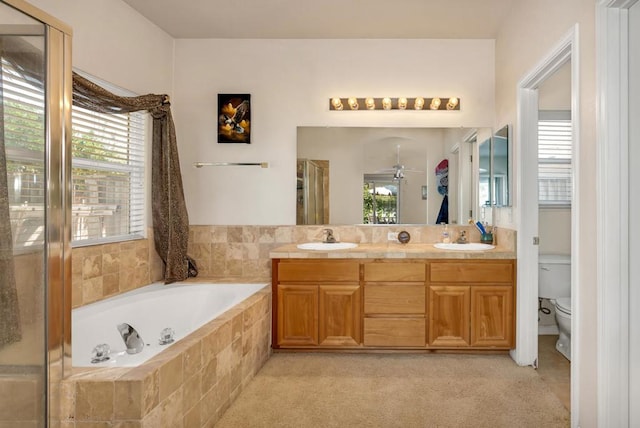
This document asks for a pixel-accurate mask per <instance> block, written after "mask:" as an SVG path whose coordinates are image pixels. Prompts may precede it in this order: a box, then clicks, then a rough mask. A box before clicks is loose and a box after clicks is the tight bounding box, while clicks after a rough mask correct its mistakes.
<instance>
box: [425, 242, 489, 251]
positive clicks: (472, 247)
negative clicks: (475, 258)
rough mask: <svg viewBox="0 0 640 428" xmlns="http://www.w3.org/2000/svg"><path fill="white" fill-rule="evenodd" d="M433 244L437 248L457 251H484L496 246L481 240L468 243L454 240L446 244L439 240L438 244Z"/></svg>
mask: <svg viewBox="0 0 640 428" xmlns="http://www.w3.org/2000/svg"><path fill="white" fill-rule="evenodd" d="M433 246H434V247H436V248H440V249H441V250H455V251H483V250H492V249H494V248H496V247H495V246H493V245H490V244H481V243H479V242H469V243H468V244H456V243H453V242H452V243H450V244H444V243H441V242H439V243H437V244H433Z"/></svg>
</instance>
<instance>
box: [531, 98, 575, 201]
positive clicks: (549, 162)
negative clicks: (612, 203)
mask: <svg viewBox="0 0 640 428" xmlns="http://www.w3.org/2000/svg"><path fill="white" fill-rule="evenodd" d="M571 146H572V133H571V112H570V111H541V112H540V116H539V119H538V199H539V201H538V202H539V204H540V205H541V206H547V207H566V206H570V205H571V191H572V181H571V157H572V153H571Z"/></svg>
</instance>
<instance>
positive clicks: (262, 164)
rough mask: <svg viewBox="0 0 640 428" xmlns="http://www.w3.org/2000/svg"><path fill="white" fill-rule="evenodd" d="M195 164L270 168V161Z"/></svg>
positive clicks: (199, 166)
mask: <svg viewBox="0 0 640 428" xmlns="http://www.w3.org/2000/svg"><path fill="white" fill-rule="evenodd" d="M193 166H194V167H196V168H202V167H203V166H259V167H260V168H269V162H194V163H193Z"/></svg>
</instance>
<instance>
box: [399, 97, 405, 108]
mask: <svg viewBox="0 0 640 428" xmlns="http://www.w3.org/2000/svg"><path fill="white" fill-rule="evenodd" d="M398 108H399V109H400V110H404V109H406V108H407V99H406V98H404V97H402V98H398Z"/></svg>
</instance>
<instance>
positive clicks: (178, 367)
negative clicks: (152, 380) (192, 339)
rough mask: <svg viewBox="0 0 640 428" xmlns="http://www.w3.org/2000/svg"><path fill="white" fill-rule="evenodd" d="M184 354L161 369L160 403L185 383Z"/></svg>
mask: <svg viewBox="0 0 640 428" xmlns="http://www.w3.org/2000/svg"><path fill="white" fill-rule="evenodd" d="M182 370H183V362H182V354H180V355H178V356H176V357H174V358H172V359H171V360H169V361H167V362H166V363H165V364H163V365H162V367H160V378H159V379H160V402H162V401H164V400H165V399H166V398H167V397H168V396H169V395H170V394H172V393H173V392H174V391H175V390H177V389H178V388H179V387H180V385H182V381H183V371H182Z"/></svg>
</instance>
